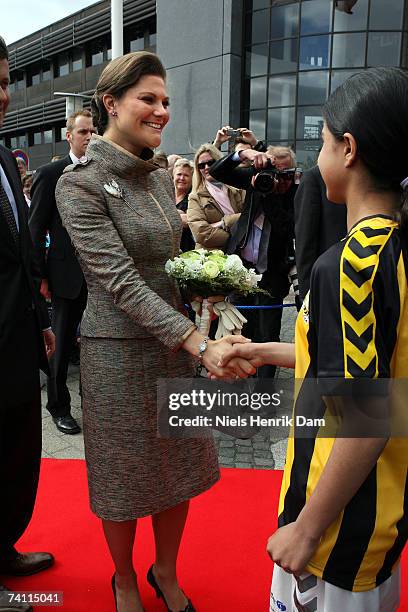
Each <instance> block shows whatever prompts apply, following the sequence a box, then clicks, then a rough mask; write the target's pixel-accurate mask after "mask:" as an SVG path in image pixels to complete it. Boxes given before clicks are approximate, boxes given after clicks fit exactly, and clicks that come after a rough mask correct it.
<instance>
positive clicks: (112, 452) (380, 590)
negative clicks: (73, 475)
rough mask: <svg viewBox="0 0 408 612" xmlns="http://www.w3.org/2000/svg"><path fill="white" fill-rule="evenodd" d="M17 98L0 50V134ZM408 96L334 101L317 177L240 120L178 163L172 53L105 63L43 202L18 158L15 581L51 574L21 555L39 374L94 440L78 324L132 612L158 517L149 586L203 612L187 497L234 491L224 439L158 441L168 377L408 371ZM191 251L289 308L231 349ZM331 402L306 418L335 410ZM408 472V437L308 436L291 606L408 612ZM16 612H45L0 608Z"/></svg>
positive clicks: (0, 515) (288, 554) (289, 569)
mask: <svg viewBox="0 0 408 612" xmlns="http://www.w3.org/2000/svg"><path fill="white" fill-rule="evenodd" d="M8 83H9V71H8V52H7V47H6V45H5V43H4V41H3V40H2V39H1V38H0V84H1V88H0V125H1V123H2V121H3V119H4V116H5V113H6V110H7V106H8V102H9V93H8ZM407 103H408V76H407V74H406V73H405V72H403V71H401V70H399V69H391V68H390V69H370V70H368V71H366V72H363V73H361V74H359V75H357V76H355V77H353V78H351V79H349V80H348V81H346V83H345V84H344V85H342V86H341V87H340V88H339V89H337V90H336V92H334V94H332V95H331V96H330V98H329V100H328V101H327V102H326V104H325V106H324V110H323V114H324V119H325V122H324V129H323V135H322V137H323V147H322V150H321V153H320V156H319V162H318V166H316V167H315V168H312V169H310V170H308V171H306V172H305V173H304V176H303V177H302V178H301V172H300V170H299V169H298V168H297V162H296V156H295V153H294V151H293V150H292V149H291V148H290V147H286V146H267V144H266V143H264V142H261V141H258V139H257V137H256V135H255V134H253V133H252V131H250V130H249V129H248V128H239V129H236V130H233V129H232V128H231V127H230V126H225V127H222V128H220V130H219V131H218V132H217V134H216V135H215V138H214V141H213V142H207V143H204V144H202V145H201V146H199V147H198V148H197V150H196V151H195V153H194V159H193V160H190V159H187V158H186V157H181V156H179V155H175V154H171V155H169V156H167V155H166V154H165V153H164V152H163V151H160V150H159V149H158V148H159V147H160V144H161V136H162V131H163V129H164V128H165V126H166V124H167V123H168V121H169V109H168V107H169V98H168V94H167V88H166V72H165V69H164V67H163V65H162V63H161V61H160V59H159V58H158V57H157V56H156V55H154V54H152V53H148V52H135V53H129V54H127V55H124V56H122V57H120V58H117V59H115V60H113V61H112V62H110V63H109V64H108V65H107V66H106V68H105V69H104V70H103V72H102V74H101V76H100V78H99V81H98V84H97V86H96V90H95V94H94V96H93V98H92V103H91V111H87V110H81V111H78V112H76V113H74V114H73V115H71V116H70V117H69V118H68V120H67V140H68V143H69V146H70V151H69V154H68V155H67V156H66V157H63V158H61V159H58V160H55V161H51V162H50V163H49V164H47V165H45V166H43V167H41V168H40V169H39V170H37V171H36V172H35V173H34V176H33V181H32V186H31V189H30V188H29V187H28V186H27V185H26V182H27V183H28V182H29V181H28V177H27V167H25V168H23V167H22V164H21V161H23V160H19V159H18V160H17V163H18V165H19V167H17V164H16V160H15V159H14V158H13V156H12V154H11V153H10V152H9V151H8V150H7V149H5V148H4V147H0V178H1V182H0V232H1V236H2V238H1V240H0V287H1V293H2V295H5V296H6V295H7V299H2V302H1V304H0V330H2V333H1V334H0V380H1V385H0V386H1V394H2V395H1V421H0V422H1V428H0V440H1V444H0V465H1V468H0V469H1V473H2V477H3V485H4V486H5V489H6V491H7V499H8V504H7V505H4V506H2V508H1V509H0V574H1V575H3V574H5V575H7V574H11V575H28V574H30V573H35V572H37V571H40V570H42V569H46V568H47V567H50V566H51V565H52V564H53V561H54V559H53V556H52V555H51V554H50V553H25V554H23V553H19V552H18V551H17V550H16V549H15V543H16V541H17V540H18V538H19V537H20V535H21V534H22V533H23V532H24V530H25V528H26V526H27V524H28V522H29V520H30V518H31V514H32V510H33V507H34V502H35V495H36V490H37V484H38V474H39V465H40V456H41V412H40V387H39V377H38V369H39V367H41V368H42V369H43V370H44V371H45V372H46V374H47V395H48V403H47V408H48V410H49V411H50V413H51V415H52V417H53V420H54V423H55V425H56V427H57V428H58V429H59V430H60V431H62V432H63V433H65V434H76V433H78V432H79V431H80V426H79V424H78V423H77V421H76V420H75V419H74V418H73V417H72V415H71V405H70V402H71V398H70V394H69V390H68V387H67V372H68V363H69V357H70V353H71V350H72V343H73V341H74V339H75V337H76V334H77V330H78V327H79V325H80V331H81V342H80V344H81V397H82V408H83V428H84V440H85V454H86V463H87V473H88V484H89V493H90V504H91V510H92V511H93V512H94V513H95V514H96V515H97V516H98V517H99V518H100V519H101V521H102V526H103V531H104V535H105V539H106V543H107V546H108V548H109V551H110V554H111V557H112V561H113V564H114V567H115V572H114V575H113V577H112V590H113V596H114V602H115V607H116V610H118V611H119V612H140V611H142V610H143V604H142V601H141V598H140V594H139V590H138V583H137V575H136V571H135V567H134V561H133V549H134V544H135V532H136V525H137V519H138V518H140V517H143V516H151V517H152V526H153V530H154V536H155V558H154V560H153V563H152V565H151V567H150V569H149V572H148V574H147V580H148V582H149V584H150V585H151V586H152V588H153V589H154V590H155V592H156V594H157V596H158V597H160V598H162V600H163V603H164V604H165V605H166V606H167V609H169V610H177V611H182V610H183V611H184V612H192V611H194V609H195V608H194V605H193V603H192V602H191V601H190V599H189V598H188V597H187V595H186V594H185V593H184V591H183V590H182V589H181V588H180V586H179V582H178V576H177V571H176V565H177V557H178V552H179V547H180V544H181V540H182V536H183V531H184V527H185V524H186V521H187V518H188V512H189V500H190V499H191V498H192V497H194V496H196V495H199V494H200V493H202V492H204V491H206V490H208V489H209V488H211V487H212V486H213V485H214V484H215V483H216V482H217V481H218V479H219V477H220V473H219V468H218V462H217V455H216V449H215V445H214V443H213V440H212V439H211V438H204V439H200V438H189V439H166V438H161V437H158V436H157V431H156V429H157V405H156V403H157V402H156V380H157V379H158V378H192V377H193V376H194V373H195V364H196V363H197V362H199V363H201V364H202V365H203V366H204V367H205V369H206V371H207V372H208V376H209V377H210V378H212V379H224V378H228V379H231V378H232V379H234V378H243V377H248V376H259V377H262V378H268V377H269V378H271V377H273V376H274V374H275V368H276V366H285V367H291V368H295V376H296V378H297V379H299V380H300V381H306V380H307V379H308V378H315V379H319V380H320V379H330V380H331V379H337V380H338V379H342V380H343V379H347V378H356V379H361V378H363V379H372V378H378V377H382V378H393V377H400V378H401V377H402V378H403V377H405V376H406V375H407V373H408V357H407V353H406V351H407V349H406V342H404V340H406V335H407V323H406V321H407V312H406V311H407V308H408V306H407V300H408V296H407V279H406V265H407V263H406V262H407V261H408V260H407V259H406V252H407V240H408V238H407V223H408V212H407V206H408V204H407V190H408V178H407V177H406V174H407V169H406V164H405V162H404V148H405V142H406V137H407V130H408V127H407V125H408V124H407V122H406V121H404V119H405V115H406V108H407ZM388 111H389V112H388ZM391 111H392V112H391ZM226 143H228V147H229V152H228V153H227V154H224V153H223V152H222V151H221V148H222V147H223V146H224V145H225V144H226ZM154 151H155V152H154ZM29 178H30V179H31V178H32V177H31V176H30V177H29ZM22 181H23V182H22ZM23 187H24V189H25V190H26V193H25V195H24V192H23ZM29 189H30V191H29V193H30V195H29V196H28V190H29ZM27 199H30V203H29V202H27ZM27 204H30V205H29V207H28V206H27ZM47 236H48V237H49V245H48V246H47ZM193 248H204V249H221V250H223V251H224V252H225V253H228V254H236V255H239V256H240V258H241V259H242V261H243V263H244V265H245V266H246V267H248V268H253V269H255V270H256V272H257V273H259V274H260V275H262V280H261V282H260V286H261V287H262V288H263V289H264V290H265V293H264V294H261V295H257V296H256V297H254V298H247V302H246V303H247V304H248V305H252V306H263V307H265V306H266V307H268V308H263V309H260V310H256V309H254V311H253V312H250V314H249V315H248V316H247V319H248V321H247V323H246V325H245V327H244V329H243V334H242V335H236V336H227V337H224V338H221V339H220V340H213V339H212V338H211V334H210V337H208V336H204V335H203V334H202V333H200V332H199V331H198V329H197V327H196V326H195V324H194V317H193V316H192V314H191V312H190V316H189V315H188V313H187V311H186V309H185V305H184V304H183V300H182V298H181V294H180V291H179V289H178V287H177V285H176V284H175V282H174V281H173V280H172V279H171V278H170V277H169V276H168V275H167V274H166V272H165V263H166V261H167V260H168V259H169V258H173V257H174V256H176V255H177V254H179V253H180V250H181V251H184V252H185V251H188V250H191V249H193ZM295 266H296V268H297V275H298V278H299V293H300V297H299V299H298V300H297V306H298V309H299V310H300V312H299V315H298V319H297V323H296V331H295V343H294V344H289V343H282V342H280V327H281V319H282V301H283V300H284V299H285V298H286V297H287V295H288V292H289V288H290V283H291V279H293V278H294V276H295V273H294V269H295ZM231 300H232V301H235V303H242V300H243V298H242V296H240V295H239V294H237V295H234V296H231ZM47 301H51V304H52V317H51V319H52V320H51V322H50V320H49V317H48V312H47V307H46V303H47ZM305 386H306V385H303V384H302V385H301V387H300V390H299V392H298V393H297V396H296V401H295V404H294V411H295V413H296V410H297V408H298V407H299V406H300V405H301V403H302V402H306V401H308V398H307V395H306V391H303V389H304V388H305ZM336 389H337V388H336ZM328 394H329V395H330V393H328ZM333 394H334V392H333ZM337 399H339V398H337ZM383 400H384V401H386V398H383ZM341 401H343V404H342V408H343V410H346V409H347V402H346V400H344V398H340V402H341ZM325 405H326V404H325V403H324V402H322V401H320V402H316V405H312V406H311V407H309V408H310V409H311V410H312V414H314V415H318V414H319V415H321V414H322V410H323V413H324V409H325ZM17 454H18V455H19V458H18V461H17V460H16V455H17ZM407 467H408V448H407V439H406V438H405V439H401V438H390V437H388V436H385V437H383V438H371V437H367V438H355V439H353V438H343V439H342V438H339V439H336V440H333V439H325V438H316V439H299V438H296V437H291V438H290V439H289V443H288V452H287V461H286V466H285V472H284V478H283V484H282V490H281V499H280V505H279V528H278V530H277V531H276V532H275V533H274V534H273V535H272V536H271V538H270V539H269V542H268V546H267V550H268V553H269V555H270V557H271V559H272V560H273V561H274V562H275V568H274V572H273V582H272V590H271V598H270V610H271V612H281V611H282V610H299V609H302V610H318V611H319V612H337V611H338V610H344V611H345V612H349V611H350V612H351V610H353V611H357V612H364V611H366V610H370V611H373V612H375V611H378V612H380V611H383V610H387V612H394V611H396V610H397V607H398V602H399V595H400V570H399V558H400V555H401V553H402V550H403V547H404V545H405V542H406V539H407V532H408V516H407V508H406V491H407ZM404 495H405V498H404ZM391 497H392V498H393V500H394V501H393V503H391V502H390V499H391ZM404 499H405V502H404ZM186 545H188V543H186ZM136 559H137V554H136ZM90 579H91V578H90ZM4 588H5V587H4ZM198 605H199V604H198ZM265 607H267V603H265ZM10 609H13V610H15V609H18V610H26V611H27V610H28V609H29V607H28V606H24V605H23V604H20V605H18V604H16V605H14V607H13V606H9V607H2V605H0V612H5V611H6V610H10Z"/></svg>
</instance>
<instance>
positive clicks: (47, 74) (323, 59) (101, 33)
mask: <svg viewBox="0 0 408 612" xmlns="http://www.w3.org/2000/svg"><path fill="white" fill-rule="evenodd" d="M407 41H408V0H387V2H384V0H297V1H295V2H294V1H291V0H205V2H203V1H202V0H171V1H169V0H125V1H124V51H125V52H128V51H134V50H141V49H148V50H152V51H157V53H158V54H159V56H160V57H161V59H162V61H163V63H164V65H165V67H166V69H167V74H168V88H169V93H170V98H171V122H170V124H169V125H168V126H167V128H166V130H165V133H164V138H163V143H162V148H163V149H164V150H165V151H166V152H167V153H179V154H182V155H187V156H191V155H192V154H193V153H194V150H195V149H196V148H197V147H198V146H199V145H200V144H202V143H203V142H205V141H208V140H212V139H213V138H214V136H215V133H216V131H217V129H218V128H219V127H220V126H222V125H225V124H229V125H232V126H233V127H238V126H249V127H250V128H251V129H252V130H253V131H254V132H255V134H256V135H257V137H258V138H259V139H266V140H267V141H268V143H274V144H278V143H279V144H290V145H292V146H293V147H294V148H295V149H296V152H297V156H298V160H299V162H300V164H301V165H303V166H305V167H307V166H310V165H312V164H313V163H314V162H315V160H316V157H317V153H318V150H319V147H320V131H321V127H322V116H321V106H322V104H323V102H324V101H325V99H326V98H327V96H328V95H329V94H330V92H331V91H333V90H334V89H335V88H336V87H337V86H338V85H339V84H341V83H342V82H343V81H344V80H345V79H346V78H348V77H349V76H350V75H352V74H354V73H355V72H359V71H361V70H364V69H365V68H367V67H370V66H376V65H382V66H384V65H386V66H401V67H403V68H406V67H407V62H408V52H407ZM110 49H111V40H110V2H109V0H103V1H102V2H98V3H96V4H94V5H92V6H91V7H89V8H87V9H85V10H83V11H79V12H77V13H75V14H74V15H71V16H70V17H67V18H66V19H64V20H61V21H59V22H57V23H54V24H52V25H50V26H49V27H47V28H44V29H43V30H41V31H39V32H36V33H34V34H32V35H31V36H29V37H26V38H24V39H22V40H20V41H18V42H16V43H13V44H11V45H10V46H9V50H10V71H11V96H12V105H11V107H10V111H9V114H8V116H7V118H6V122H5V124H4V127H3V129H2V130H1V131H0V139H1V141H2V142H3V143H4V144H5V145H6V146H8V147H10V148H11V149H15V148H21V149H24V150H25V151H26V152H27V154H28V155H29V158H30V167H31V169H35V168H37V167H38V166H39V165H41V164H43V163H46V162H48V161H49V160H50V158H51V157H52V156H53V155H57V154H65V153H66V151H67V144H66V141H65V127H64V125H65V100H64V99H63V98H56V97H55V96H54V92H56V91H64V92H75V93H83V94H85V95H89V96H90V95H91V94H92V93H93V89H94V87H95V85H96V82H97V79H98V77H99V75H100V73H101V71H102V69H103V67H104V66H105V65H106V63H107V62H108V61H109V60H110V57H111V55H110V53H111V51H110ZM87 104H89V100H88V101H85V106H86V105H87Z"/></svg>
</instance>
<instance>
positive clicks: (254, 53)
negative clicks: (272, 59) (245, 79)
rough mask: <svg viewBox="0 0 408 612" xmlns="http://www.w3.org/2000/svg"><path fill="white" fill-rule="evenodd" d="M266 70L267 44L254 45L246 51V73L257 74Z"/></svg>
mask: <svg viewBox="0 0 408 612" xmlns="http://www.w3.org/2000/svg"><path fill="white" fill-rule="evenodd" d="M267 72H268V45H254V46H253V47H251V48H250V49H248V50H247V52H246V75H247V76H259V75H261V74H267Z"/></svg>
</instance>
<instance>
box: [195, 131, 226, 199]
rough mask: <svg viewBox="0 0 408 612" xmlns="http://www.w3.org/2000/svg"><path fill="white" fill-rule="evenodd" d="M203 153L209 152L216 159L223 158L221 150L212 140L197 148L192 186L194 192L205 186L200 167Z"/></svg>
mask: <svg viewBox="0 0 408 612" xmlns="http://www.w3.org/2000/svg"><path fill="white" fill-rule="evenodd" d="M203 153H209V154H210V155H211V157H212V158H213V159H216V160H217V159H221V157H222V153H221V151H220V150H219V149H217V147H215V146H214V145H213V144H211V143H210V142H206V143H204V144H202V145H201V147H199V148H198V149H197V151H196V154H195V155H194V174H193V187H192V191H194V192H197V191H200V189H202V188H203V186H204V180H203V176H202V174H201V172H200V170H199V168H198V158H199V157H200V155H202V154H203Z"/></svg>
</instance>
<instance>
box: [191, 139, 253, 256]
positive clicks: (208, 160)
mask: <svg viewBox="0 0 408 612" xmlns="http://www.w3.org/2000/svg"><path fill="white" fill-rule="evenodd" d="M221 157H222V153H221V152H220V151H219V150H218V149H217V148H216V147H215V146H214V145H213V144H210V143H206V144H203V145H201V147H200V148H199V149H198V150H197V152H196V154H195V157H194V174H193V188H192V191H191V193H190V195H189V198H188V209H187V221H188V224H189V226H190V229H191V231H192V233H193V236H194V238H195V241H196V248H204V249H223V248H224V247H225V245H226V243H227V240H228V238H229V235H230V230H231V228H232V226H233V225H234V223H235V222H236V221H238V219H239V215H240V213H241V211H242V208H243V203H244V198H245V191H242V189H235V188H234V187H228V186H227V185H223V184H222V183H219V182H217V181H216V180H215V179H214V178H213V177H212V176H211V175H210V173H209V168H210V167H211V166H212V164H213V163H214V162H216V161H217V160H218V159H221Z"/></svg>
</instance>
